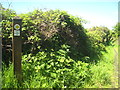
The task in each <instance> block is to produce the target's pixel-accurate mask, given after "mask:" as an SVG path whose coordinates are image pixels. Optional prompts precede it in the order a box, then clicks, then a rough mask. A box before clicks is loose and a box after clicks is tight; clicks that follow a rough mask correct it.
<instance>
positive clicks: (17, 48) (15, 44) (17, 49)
mask: <svg viewBox="0 0 120 90" xmlns="http://www.w3.org/2000/svg"><path fill="white" fill-rule="evenodd" d="M21 29H22V19H20V18H19V17H15V18H14V19H13V28H12V32H13V38H12V50H13V51H12V61H13V64H14V74H15V75H16V77H17V79H18V80H19V81H21V80H22V68H21V60H22V59H21V51H22V50H21V49H22V47H21V46H22V41H21V40H22V37H21Z"/></svg>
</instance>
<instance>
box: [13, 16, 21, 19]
mask: <svg viewBox="0 0 120 90" xmlns="http://www.w3.org/2000/svg"><path fill="white" fill-rule="evenodd" d="M13 19H21V18H20V17H19V16H15V17H14V18H13Z"/></svg>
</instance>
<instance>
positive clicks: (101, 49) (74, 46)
mask: <svg viewBox="0 0 120 90" xmlns="http://www.w3.org/2000/svg"><path fill="white" fill-rule="evenodd" d="M3 11H4V13H3V17H5V18H3V20H2V26H3V46H6V45H8V44H12V37H11V36H12V33H11V29H12V21H11V19H12V18H13V17H14V16H16V14H15V12H14V11H12V10H9V9H4V8H3ZM7 13H9V15H10V17H9V18H7V15H8V14H7ZM19 17H21V18H22V19H23V24H22V40H23V43H22V49H23V50H22V51H23V52H22V74H23V75H22V76H23V80H22V83H21V84H20V83H18V81H17V79H16V78H15V76H14V75H13V65H12V64H11V62H10V63H8V62H9V61H10V60H11V51H7V50H6V49H5V48H3V50H4V51H5V52H3V68H2V69H3V72H2V81H3V85H2V87H3V88H105V87H107V88H111V87H112V83H113V78H112V77H113V76H112V75H113V72H114V71H113V67H114V64H113V62H114V47H115V45H114V42H115V41H116V40H117V36H116V35H117V34H116V31H115V30H109V29H108V28H107V27H93V28H91V29H88V30H86V29H85V28H84V27H83V25H82V24H83V23H84V21H85V20H83V19H81V18H79V17H75V16H72V15H70V14H68V13H67V12H65V11H60V10H49V11H42V10H34V11H33V12H29V13H26V14H20V15H19ZM8 55H9V58H5V57H6V56H8ZM4 63H5V64H4ZM8 64H9V65H8ZM6 65H7V66H6Z"/></svg>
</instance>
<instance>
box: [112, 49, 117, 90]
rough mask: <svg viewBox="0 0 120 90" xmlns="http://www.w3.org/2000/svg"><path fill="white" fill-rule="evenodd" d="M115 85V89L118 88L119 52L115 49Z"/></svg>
mask: <svg viewBox="0 0 120 90" xmlns="http://www.w3.org/2000/svg"><path fill="white" fill-rule="evenodd" d="M114 52H115V54H114V83H113V87H114V88H118V51H117V50H116V49H114Z"/></svg>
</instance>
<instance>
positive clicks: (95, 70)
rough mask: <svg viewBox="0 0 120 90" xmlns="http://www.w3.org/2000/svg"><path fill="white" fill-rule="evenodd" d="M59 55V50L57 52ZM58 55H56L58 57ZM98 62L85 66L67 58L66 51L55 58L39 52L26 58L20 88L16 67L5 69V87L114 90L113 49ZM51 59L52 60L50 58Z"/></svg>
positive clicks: (110, 48) (3, 84) (107, 51)
mask: <svg viewBox="0 0 120 90" xmlns="http://www.w3.org/2000/svg"><path fill="white" fill-rule="evenodd" d="M58 53H60V51H59V52H58ZM58 53H57V54H58ZM102 54H103V55H102V56H101V57H100V58H99V60H98V62H97V63H96V62H92V63H85V62H82V61H74V60H73V59H71V58H70V57H65V51H62V52H61V54H59V55H56V54H55V53H54V52H52V53H50V54H48V53H45V52H39V53H38V54H36V55H35V56H32V55H31V54H28V55H24V56H23V57H22V58H23V62H22V70H23V81H22V84H21V85H20V84H19V83H18V82H17V80H16V78H15V76H14V75H13V65H12V64H11V65H10V67H9V68H6V67H5V66H4V67H3V73H2V81H3V82H2V87H3V88H111V87H112V74H113V60H114V47H113V46H108V47H106V52H102ZM48 56H49V57H48Z"/></svg>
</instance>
